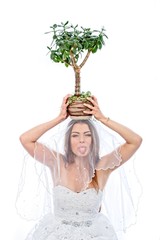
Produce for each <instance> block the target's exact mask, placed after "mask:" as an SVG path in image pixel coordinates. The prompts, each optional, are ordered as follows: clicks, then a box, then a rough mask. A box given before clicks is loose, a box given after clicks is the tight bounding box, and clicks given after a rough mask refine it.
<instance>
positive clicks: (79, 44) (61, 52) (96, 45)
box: [47, 21, 107, 103]
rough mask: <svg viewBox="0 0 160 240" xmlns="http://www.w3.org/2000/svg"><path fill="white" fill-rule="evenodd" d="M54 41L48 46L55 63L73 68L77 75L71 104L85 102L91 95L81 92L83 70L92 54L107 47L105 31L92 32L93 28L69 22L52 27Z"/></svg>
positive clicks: (102, 29) (51, 32)
mask: <svg viewBox="0 0 160 240" xmlns="http://www.w3.org/2000/svg"><path fill="white" fill-rule="evenodd" d="M50 28H51V31H49V32H47V33H50V34H52V41H51V44H50V46H47V48H48V49H49V53H50V58H51V60H52V61H53V62H56V63H62V64H64V66H65V67H72V68H73V70H74V74H75V92H74V94H73V96H71V97H70V99H69V101H70V103H72V102H75V101H77V100H81V101H85V99H86V97H88V96H91V93H90V92H89V91H88V92H86V93H85V92H81V76H80V74H81V69H82V67H83V66H84V65H85V63H86V62H87V60H88V58H89V56H90V55H91V53H96V52H97V51H98V50H100V49H102V47H103V45H105V40H104V39H105V38H107V35H106V34H105V29H104V28H103V27H102V28H101V29H100V30H92V29H91V28H85V27H82V26H81V27H79V25H78V24H77V25H75V26H74V25H72V24H70V23H69V21H67V22H65V23H63V22H61V23H60V24H53V25H52V26H50Z"/></svg>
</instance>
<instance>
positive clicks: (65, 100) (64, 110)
mask: <svg viewBox="0 0 160 240" xmlns="http://www.w3.org/2000/svg"><path fill="white" fill-rule="evenodd" d="M70 96H71V94H67V95H66V96H65V97H64V98H63V101H62V105H61V111H60V113H59V117H60V118H61V119H63V120H65V119H66V118H67V117H68V115H69V114H68V112H67V107H68V105H69V103H68V98H69V97H70Z"/></svg>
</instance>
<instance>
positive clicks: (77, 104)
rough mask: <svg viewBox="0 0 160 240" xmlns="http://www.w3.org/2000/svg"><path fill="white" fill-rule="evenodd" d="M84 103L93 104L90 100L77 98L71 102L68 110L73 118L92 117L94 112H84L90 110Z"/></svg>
mask: <svg viewBox="0 0 160 240" xmlns="http://www.w3.org/2000/svg"><path fill="white" fill-rule="evenodd" d="M84 103H87V104H90V105H92V103H91V102H90V101H88V100H75V101H74V102H72V103H70V104H69V106H68V109H67V110H68V113H69V115H70V117H71V118H72V119H89V118H91V117H92V114H87V113H84V112H83V111H90V109H89V108H87V107H86V106H84V105H83V104H84ZM92 106H93V105H92Z"/></svg>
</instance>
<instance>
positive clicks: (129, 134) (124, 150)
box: [18, 95, 142, 240]
mask: <svg viewBox="0 0 160 240" xmlns="http://www.w3.org/2000/svg"><path fill="white" fill-rule="evenodd" d="M69 96H70V95H66V96H65V97H64V98H63V101H62V107H61V111H60V113H59V115H58V116H57V117H56V118H54V119H53V120H51V121H49V122H46V123H42V124H40V125H38V126H36V127H34V128H32V129H30V130H28V131H26V132H25V133H23V134H22V135H21V136H20V141H21V143H22V145H23V147H24V148H25V150H26V151H27V153H28V154H29V156H31V157H32V160H33V159H36V164H35V168H36V174H37V176H38V179H39V184H41V185H43V192H45V194H44V195H45V197H44V198H43V204H42V205H40V204H38V201H40V200H37V199H38V196H40V195H41V193H42V190H39V191H36V190H35V191H36V194H37V193H38V194H37V195H36V197H35V198H34V201H35V199H36V204H35V205H36V207H37V209H38V207H39V209H38V212H41V211H42V207H40V206H43V210H44V209H45V210H44V211H43V214H42V215H41V217H40V219H39V221H38V223H37V224H36V226H35V227H34V228H33V229H32V231H31V232H30V233H29V234H28V236H27V238H26V240H64V239H66V240H93V239H95V240H118V239H119V236H118V233H117V231H118V230H117V226H120V228H121V226H122V225H123V224H124V223H122V221H124V220H123V219H124V217H125V216H124V215H125V212H124V213H123V212H122V216H119V214H120V212H116V213H115V216H113V214H109V212H111V211H110V209H111V207H107V202H108V204H109V203H110V206H111V205H112V203H113V202H116V205H117V207H118V205H119V203H120V202H121V201H122V200H121V199H118V198H116V199H114V200H113V201H112V199H111V198H112V196H113V189H114V188H113V187H112V183H110V184H111V190H112V191H111V192H112V194H109V193H108V195H106V194H107V193H106V189H107V185H108V183H109V178H110V175H112V172H116V171H117V169H121V166H122V165H123V164H124V163H126V162H127V161H128V160H129V159H130V158H131V157H132V156H133V155H134V153H135V152H136V151H137V149H138V148H139V147H140V145H141V142H142V138H141V137H140V136H139V135H138V134H137V133H135V132H134V131H132V130H131V129H129V128H128V127H126V126H124V125H122V124H120V123H117V122H115V121H113V120H111V119H110V118H109V117H106V116H104V114H103V113H102V111H101V110H100V108H99V105H98V101H97V99H96V97H95V96H93V97H92V98H88V100H89V101H91V102H92V105H93V106H91V105H88V104H85V103H84V105H85V106H86V107H88V108H89V109H90V111H85V113H88V114H92V116H93V117H92V118H90V119H78V120H73V119H70V118H69V115H68V112H67V107H68V98H69ZM62 122H63V123H64V122H65V124H67V125H66V126H65V129H64V126H63V130H60V129H58V131H57V134H55V135H54V136H52V138H51V141H50V144H48V143H43V141H40V139H41V138H42V137H43V135H44V134H45V133H47V132H48V131H49V130H52V129H53V128H56V127H57V126H59V125H61V124H62ZM108 130H110V131H113V132H114V133H115V134H117V135H118V136H120V137H121V139H123V143H121V144H119V143H118V142H115V140H114V139H115V137H113V135H111V133H109V132H108ZM105 134H106V135H105ZM28 161H29V160H28ZM37 164H39V165H38V167H37ZM115 170H116V171H115ZM125 181H126V180H125ZM118 184H119V183H118ZM33 185H34V183H33ZM38 186H39V185H38ZM128 191H129V190H128ZM21 192H22V191H21V190H19V199H22V196H21ZM34 193H35V192H34ZM116 193H117V196H118V192H116ZM114 195H116V194H115V192H114ZM46 196H47V197H46ZM49 198H50V199H52V200H51V201H49ZM18 201H19V200H18ZM34 201H33V205H34V203H35V202H34ZM130 201H131V200H130ZM24 202H25V203H26V199H24V196H23V203H24ZM26 205H27V204H25V206H26ZM103 205H104V206H106V209H107V208H108V210H106V214H105V213H103V211H102V209H103ZM112 207H114V206H112ZM22 208H23V207H22ZM34 210H35V209H34ZM34 210H33V211H34ZM107 212H108V214H107ZM118 221H119V222H118ZM115 222H118V224H115Z"/></svg>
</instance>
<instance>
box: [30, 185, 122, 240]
mask: <svg viewBox="0 0 160 240" xmlns="http://www.w3.org/2000/svg"><path fill="white" fill-rule="evenodd" d="M102 195H103V192H102V191H98V192H97V191H96V190H95V189H94V188H89V189H86V190H84V191H82V192H79V193H77V192H74V191H72V190H70V189H68V188H67V187H64V186H60V185H59V186H56V187H55V188H54V209H55V210H54V214H48V215H46V216H44V217H43V219H42V220H41V221H40V222H39V223H38V224H37V225H36V226H35V227H34V229H33V230H32V231H31V232H30V233H29V234H28V236H27V238H26V240H117V236H116V233H115V231H114V229H113V227H112V225H111V223H110V221H109V220H108V218H107V217H106V216H105V215H104V214H103V213H101V212H100V211H99V210H100V206H101V202H102Z"/></svg>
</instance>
